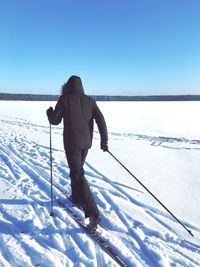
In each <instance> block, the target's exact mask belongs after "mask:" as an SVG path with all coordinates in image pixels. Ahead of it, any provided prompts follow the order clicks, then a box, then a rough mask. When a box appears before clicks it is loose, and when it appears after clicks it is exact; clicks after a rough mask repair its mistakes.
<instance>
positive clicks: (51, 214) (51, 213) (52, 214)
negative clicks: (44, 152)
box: [49, 123, 54, 217]
mask: <svg viewBox="0 0 200 267" xmlns="http://www.w3.org/2000/svg"><path fill="white" fill-rule="evenodd" d="M49 136H50V175H51V212H50V216H52V217H53V216H54V213H53V172H52V138H51V123H50V124H49Z"/></svg>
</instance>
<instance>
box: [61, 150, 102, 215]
mask: <svg viewBox="0 0 200 267" xmlns="http://www.w3.org/2000/svg"><path fill="white" fill-rule="evenodd" d="M87 152H88V150H83V149H79V150H77V149H76V150H67V151H66V156H67V161H68V165H69V168H70V177H71V189H72V199H73V202H75V203H77V204H81V206H82V208H83V210H84V212H85V217H86V218H87V217H90V216H96V215H98V214H99V210H98V208H97V205H96V203H95V201H94V198H93V195H92V193H91V191H90V188H89V185H88V183H87V180H86V179H85V177H84V170H83V164H84V162H85V158H86V156H87Z"/></svg>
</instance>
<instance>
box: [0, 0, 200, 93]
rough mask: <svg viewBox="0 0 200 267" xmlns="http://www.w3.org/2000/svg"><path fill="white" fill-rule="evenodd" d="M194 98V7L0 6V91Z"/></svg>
mask: <svg viewBox="0 0 200 267" xmlns="http://www.w3.org/2000/svg"><path fill="white" fill-rule="evenodd" d="M72 74H75V75H78V76H80V77H81V78H82V80H83V85H84V88H85V92H86V93H87V94H90V95H101V94H106V95H158V94H159V95H167V94H200V0H0V92H11V93H12V92H15V93H36V94H40V93H41V94H59V93H60V88H61V85H62V84H63V83H64V82H65V81H66V80H67V79H68V78H69V76H71V75H72Z"/></svg>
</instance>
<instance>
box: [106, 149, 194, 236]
mask: <svg viewBox="0 0 200 267" xmlns="http://www.w3.org/2000/svg"><path fill="white" fill-rule="evenodd" d="M107 152H108V153H109V154H110V155H111V156H112V157H113V158H114V159H115V160H116V161H117V162H118V163H119V164H120V165H121V166H122V167H123V168H124V169H125V170H126V171H127V172H128V173H129V174H130V175H131V176H132V177H133V178H134V179H135V180H136V181H137V182H138V183H139V184H140V185H141V186H143V187H144V188H145V189H146V190H147V192H148V193H149V194H150V195H151V196H152V197H154V198H155V200H157V201H158V203H159V204H160V205H161V206H162V207H163V208H164V209H165V210H166V211H167V212H168V213H169V214H171V216H172V217H173V218H174V219H175V220H176V221H177V222H178V223H179V224H181V225H182V226H183V228H184V229H185V230H186V231H187V232H188V233H189V234H190V235H191V236H193V237H194V235H193V233H192V231H191V230H189V229H188V228H187V227H186V226H185V225H184V224H183V223H182V222H181V221H180V220H179V219H178V218H177V217H176V216H175V215H174V214H173V213H172V212H171V211H170V210H169V209H168V208H167V207H166V206H165V205H164V204H163V203H162V202H161V201H160V200H159V199H158V198H157V197H156V196H155V195H154V194H153V193H151V191H150V190H149V189H148V188H147V187H146V186H145V185H144V184H143V183H142V182H141V181H140V180H139V179H138V178H137V177H136V176H135V175H134V174H133V173H132V172H130V171H129V170H128V169H127V168H126V167H125V166H124V165H123V164H122V163H121V162H120V161H119V160H118V159H117V158H116V157H115V156H114V155H113V154H112V153H111V152H110V151H109V150H107Z"/></svg>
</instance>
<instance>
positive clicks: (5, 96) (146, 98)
mask: <svg viewBox="0 0 200 267" xmlns="http://www.w3.org/2000/svg"><path fill="white" fill-rule="evenodd" d="M91 97H92V98H94V99H95V100H97V101H200V95H153V96H109V95H93V96H91ZM58 98H59V95H36V94H8V93H0V100H21V101H22V100H23V101H57V100H58Z"/></svg>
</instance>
